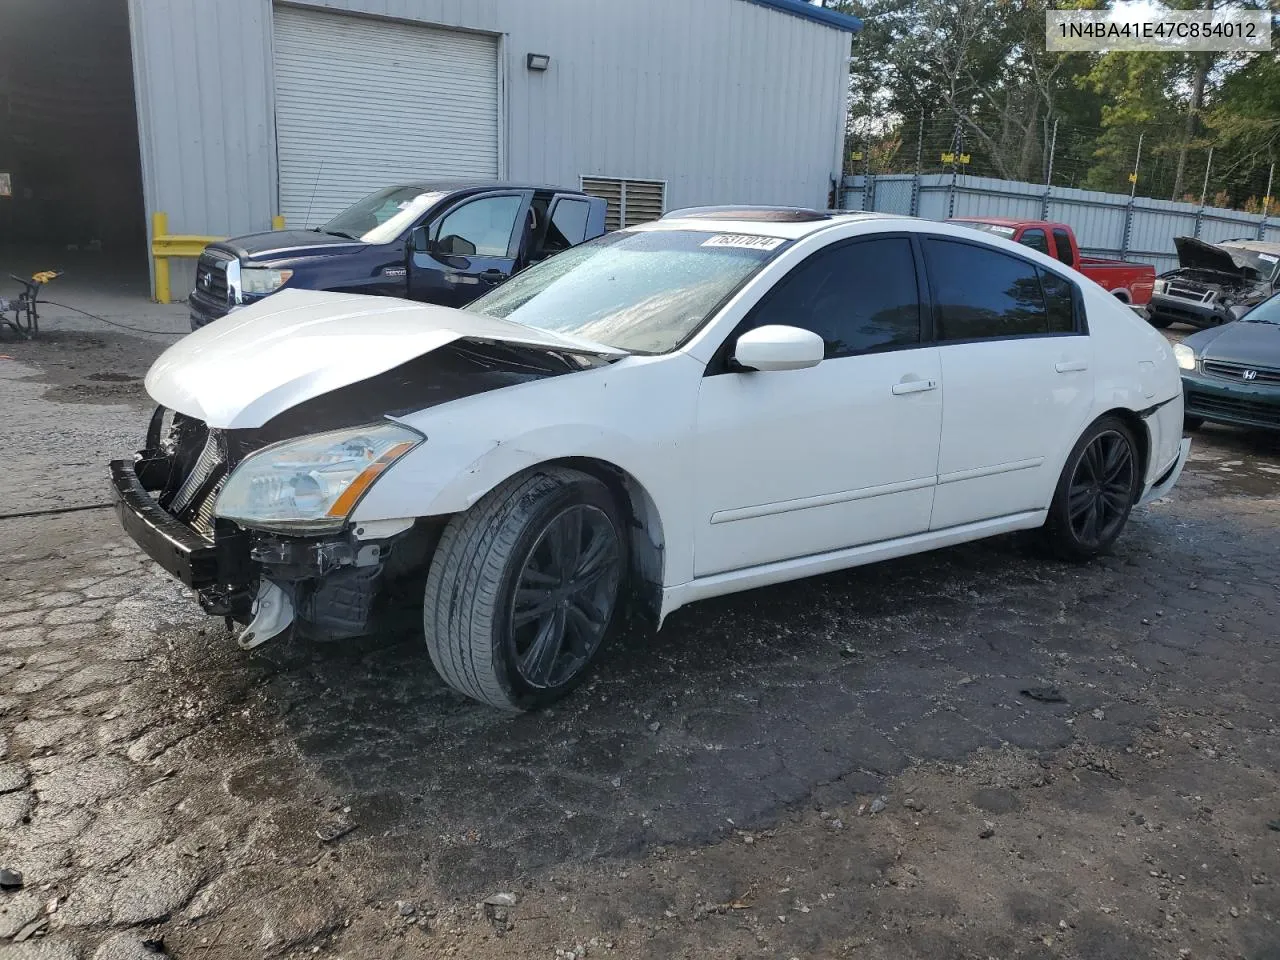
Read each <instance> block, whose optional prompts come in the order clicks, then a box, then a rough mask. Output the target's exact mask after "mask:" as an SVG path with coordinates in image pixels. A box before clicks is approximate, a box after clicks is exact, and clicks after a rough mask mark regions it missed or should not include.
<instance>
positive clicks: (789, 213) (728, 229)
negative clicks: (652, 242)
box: [632, 206, 918, 240]
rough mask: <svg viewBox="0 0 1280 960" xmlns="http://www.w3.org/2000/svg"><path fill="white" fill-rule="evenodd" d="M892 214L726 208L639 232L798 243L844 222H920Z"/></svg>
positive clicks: (691, 213) (693, 212)
mask: <svg viewBox="0 0 1280 960" xmlns="http://www.w3.org/2000/svg"><path fill="white" fill-rule="evenodd" d="M916 219H918V218H916V217H905V216H901V215H898V214H892V213H871V212H863V211H861V210H816V209H812V208H809V207H781V206H778V207H775V206H768V207H765V206H722V207H688V208H685V209H682V210H673V211H671V212H670V213H668V214H666V215H664V216H663V218H662V219H661V220H653V221H651V222H649V223H642V224H639V225H637V226H636V227H634V228H632V229H636V230H692V231H695V232H699V233H739V234H746V235H747V236H753V237H782V238H784V239H786V240H798V239H800V238H801V237H807V236H808V235H809V234H811V233H817V232H818V231H820V230H826V229H828V228H830V227H833V226H836V225H838V224H842V223H852V222H856V221H860V220H916Z"/></svg>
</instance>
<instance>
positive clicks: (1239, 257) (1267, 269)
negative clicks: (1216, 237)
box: [1221, 243, 1280, 280]
mask: <svg viewBox="0 0 1280 960" xmlns="http://www.w3.org/2000/svg"><path fill="white" fill-rule="evenodd" d="M1221 246H1222V249H1223V250H1225V251H1227V253H1229V254H1231V259H1232V260H1234V261H1235V262H1236V263H1237V264H1240V265H1241V266H1245V267H1249V268H1250V269H1252V270H1256V271H1257V272H1258V275H1259V276H1260V277H1262V279H1263V280H1271V279H1273V278H1274V277H1275V276H1276V273H1277V272H1278V268H1280V257H1278V256H1276V255H1275V254H1274V253H1260V252H1258V251H1257V250H1246V249H1245V248H1244V247H1234V246H1231V245H1230V244H1227V243H1224V244H1222V245H1221Z"/></svg>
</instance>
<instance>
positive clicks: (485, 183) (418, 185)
mask: <svg viewBox="0 0 1280 960" xmlns="http://www.w3.org/2000/svg"><path fill="white" fill-rule="evenodd" d="M396 186H399V187H411V188H413V189H415V190H422V191H423V192H431V193H460V192H463V191H477V190H546V191H549V192H551V193H579V194H580V193H582V191H581V190H577V189H575V188H573V187H557V186H553V185H552V184H548V183H517V182H513V181H508V180H418V181H415V182H410V183H401V184H397V185H396Z"/></svg>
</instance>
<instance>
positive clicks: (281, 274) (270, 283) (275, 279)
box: [240, 267, 293, 297]
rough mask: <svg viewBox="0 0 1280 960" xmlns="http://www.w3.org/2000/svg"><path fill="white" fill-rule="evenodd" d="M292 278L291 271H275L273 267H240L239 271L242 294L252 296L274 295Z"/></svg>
mask: <svg viewBox="0 0 1280 960" xmlns="http://www.w3.org/2000/svg"><path fill="white" fill-rule="evenodd" d="M292 276H293V271H292V270H277V269H275V268H274V267H242V268H241V270H240V281H241V283H242V284H243V286H242V287H241V288H240V289H241V290H242V291H243V292H244V293H251V294H253V295H254V296H258V297H261V296H265V295H266V294H268V293H275V292H276V291H277V290H279V289H280V288H281V287H283V286H284V285H285V284H286V283H288V282H289V278H290V277H292Z"/></svg>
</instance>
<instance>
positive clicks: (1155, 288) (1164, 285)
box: [1151, 280, 1169, 293]
mask: <svg viewBox="0 0 1280 960" xmlns="http://www.w3.org/2000/svg"><path fill="white" fill-rule="evenodd" d="M1168 289H1169V281H1168V280H1157V281H1156V282H1155V283H1153V284H1152V285H1151V292H1152V293H1164V292H1165V291H1166V290H1168Z"/></svg>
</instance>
